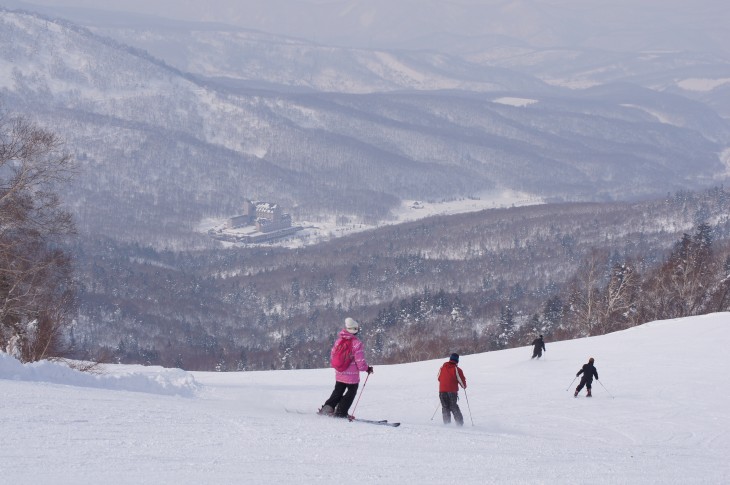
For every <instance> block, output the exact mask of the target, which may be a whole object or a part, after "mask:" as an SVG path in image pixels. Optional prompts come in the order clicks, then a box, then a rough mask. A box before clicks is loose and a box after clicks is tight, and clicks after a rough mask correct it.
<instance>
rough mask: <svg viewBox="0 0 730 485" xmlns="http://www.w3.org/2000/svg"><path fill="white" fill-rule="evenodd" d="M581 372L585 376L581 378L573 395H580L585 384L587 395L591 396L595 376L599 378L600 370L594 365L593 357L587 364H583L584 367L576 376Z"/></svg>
mask: <svg viewBox="0 0 730 485" xmlns="http://www.w3.org/2000/svg"><path fill="white" fill-rule="evenodd" d="M581 374H583V377H581V378H580V384H578V387H576V388H575V394H573V397H578V393H579V392H580V390H581V389H583V386H586V390H587V391H588V393H587V394H586V397H591V384H592V383H593V378H594V377H595V378H596V380H598V371H597V370H596V368H595V367H593V357H591V358H590V359H588V363H587V364H583V367H582V368H581V370H579V371H578V373H577V374H576V375H575V377H578V376H579V375H581Z"/></svg>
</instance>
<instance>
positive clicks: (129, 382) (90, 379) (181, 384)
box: [0, 352, 199, 397]
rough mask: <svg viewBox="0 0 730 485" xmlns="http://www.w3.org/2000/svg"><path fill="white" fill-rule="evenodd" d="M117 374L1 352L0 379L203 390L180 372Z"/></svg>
mask: <svg viewBox="0 0 730 485" xmlns="http://www.w3.org/2000/svg"><path fill="white" fill-rule="evenodd" d="M114 367H115V371H114V373H113V374H107V373H103V372H102V373H100V374H92V373H88V372H81V371H78V370H76V369H72V368H70V367H68V366H67V365H64V364H62V363H56V362H49V361H40V362H34V363H31V364H23V363H21V362H20V361H18V360H17V359H15V358H13V357H11V356H10V355H8V354H5V353H1V352H0V379H10V380H16V381H28V382H47V383H52V384H62V385H68V386H78V387H93V388H99V389H110V390H118V391H133V392H144V393H149V394H164V395H178V396H186V397H192V396H193V395H195V393H196V392H197V391H198V389H199V385H198V383H197V382H196V381H195V378H194V377H193V376H192V375H191V374H189V373H188V372H185V371H183V370H180V369H164V368H161V367H159V368H154V369H149V370H148V371H147V372H145V371H144V370H146V369H147V368H144V367H141V368H139V369H138V367H139V366H114Z"/></svg>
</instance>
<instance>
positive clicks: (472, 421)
mask: <svg viewBox="0 0 730 485" xmlns="http://www.w3.org/2000/svg"><path fill="white" fill-rule="evenodd" d="M464 397H466V407H467V408H469V419H471V425H472V426H474V418H473V417H472V415H471V406H470V405H469V395H468V394H467V393H466V388H464Z"/></svg>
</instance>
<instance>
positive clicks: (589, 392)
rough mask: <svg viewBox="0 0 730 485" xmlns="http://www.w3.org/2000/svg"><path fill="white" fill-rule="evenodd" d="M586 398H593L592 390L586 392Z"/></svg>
mask: <svg viewBox="0 0 730 485" xmlns="http://www.w3.org/2000/svg"><path fill="white" fill-rule="evenodd" d="M586 397H592V396H591V390H590V389H588V392H586Z"/></svg>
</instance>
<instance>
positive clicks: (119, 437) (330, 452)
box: [0, 313, 730, 485]
mask: <svg viewBox="0 0 730 485" xmlns="http://www.w3.org/2000/svg"><path fill="white" fill-rule="evenodd" d="M729 321H730V314H728V313H718V314H713V315H707V316H702V317H694V318H686V319H681V320H672V321H662V322H653V323H649V324H646V325H643V326H641V327H637V328H633V329H630V330H627V331H623V332H617V333H614V334H610V335H605V336H601V337H594V338H587V339H580V340H573V341H568V342H547V352H546V354H545V356H544V358H543V359H541V360H540V361H534V360H530V356H531V348H529V347H523V348H519V349H512V350H507V351H502V352H491V353H486V354H480V355H465V356H462V359H461V363H460V365H461V367H462V368H463V370H464V372H465V373H466V377H467V380H468V384H469V387H468V390H467V392H468V398H469V403H468V404H469V406H467V401H466V399H464V394H463V392H462V394H461V396H462V397H461V400H460V404H461V407H462V410H463V412H464V415H465V418H466V425H465V426H464V427H463V428H457V427H455V426H449V427H446V426H444V425H443V424H441V421H440V411H439V412H436V416H435V417H434V419H433V420H431V416H432V415H433V414H434V411H436V409H437V406H438V401H437V383H436V372H437V370H438V368H439V365H440V363H441V362H442V361H441V360H436V361H430V362H418V363H413V364H407V365H394V366H378V365H377V362H373V364H374V365H375V373H374V374H373V375H372V376H371V377H370V379H369V381H368V382H367V385H366V386H365V388H364V394H363V395H362V398H361V400H360V403H359V406H358V407H357V410H356V415H357V416H358V417H361V418H373V419H389V420H391V421H400V422H401V423H403V424H402V425H401V427H400V428H389V427H384V426H372V425H369V424H364V423H349V422H346V421H341V420H335V419H329V418H323V417H319V416H316V415H314V411H315V410H316V409H317V407H318V406H320V405H321V404H322V403H323V401H324V400H325V399H326V397H327V396H328V395H329V393H330V391H331V388H332V386H333V371H332V370H331V369H317V370H301V371H271V372H241V373H200V372H195V373H185V372H182V371H178V370H170V369H161V368H155V367H137V366H108V367H107V372H106V374H105V375H101V376H79V375H77V374H76V373H75V372H71V371H68V370H65V369H63V368H61V367H59V366H58V365H55V364H49V363H41V364H35V365H20V364H19V363H17V361H14V360H13V359H11V358H10V357H8V356H6V355H0V396H1V397H0V483H7V484H13V485H17V484H104V485H113V484H145V483H149V484H178V485H179V484H259V483H260V484H281V483H297V484H319V483H330V484H331V483H356V484H445V483H455V484H466V483H475V484H476V483H479V484H482V483H500V484H503V483H550V484H553V483H554V484H570V483H591V484H595V483H607V484H608V483H610V484H647V483H650V484H668V483H677V484H692V483H697V484H699V483H702V484H722V483H725V484H726V483H730V458H728V457H730V399H728V398H729V397H730V352H729V351H728V350H729V349H730V324H729V323H728V322H729ZM337 330H338V328H337V327H333V335H334V334H335V332H336V331H337ZM458 350H459V349H452V348H444V352H443V353H444V356H445V357H446V356H448V355H449V354H450V353H451V352H453V351H458ZM589 357H594V358H595V359H596V367H597V369H598V373H599V376H600V378H601V381H600V382H601V383H603V384H604V385H605V386H606V388H607V389H608V391H610V393H611V394H612V395H613V396H615V397H614V398H612V397H611V395H609V394H608V393H607V391H606V390H605V389H604V388H603V387H601V384H600V383H596V382H594V392H593V394H594V397H593V398H591V399H588V398H586V397H584V394H585V393H583V396H581V397H579V398H577V399H574V398H573V397H572V396H573V392H572V387H571V390H567V391H566V389H567V388H568V386H569V384H570V382H571V380H572V379H573V377H574V376H575V373H576V372H577V371H578V369H580V366H581V365H582V364H583V363H585V362H586V360H587V359H588V358H589ZM574 386H575V383H574V384H573V387H574ZM361 389H362V384H361ZM469 408H471V411H470V409H469ZM285 409H289V410H301V411H306V412H309V411H311V412H312V414H311V415H309V414H297V413H296V412H294V413H287V412H286V411H285ZM472 418H473V422H474V426H472V422H471V419H472Z"/></svg>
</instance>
